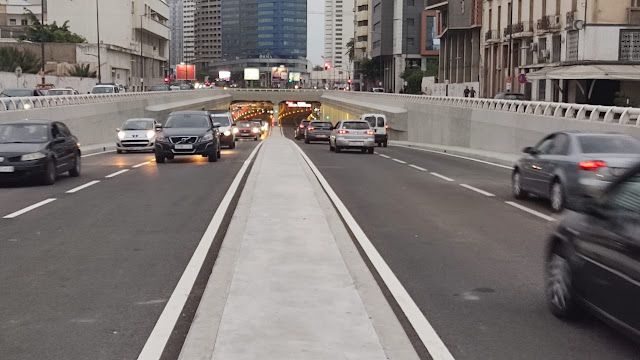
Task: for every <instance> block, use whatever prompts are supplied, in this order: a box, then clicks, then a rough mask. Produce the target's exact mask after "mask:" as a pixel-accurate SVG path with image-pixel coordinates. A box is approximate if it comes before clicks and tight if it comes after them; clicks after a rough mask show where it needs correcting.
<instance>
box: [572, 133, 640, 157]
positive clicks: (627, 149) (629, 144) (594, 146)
mask: <svg viewBox="0 0 640 360" xmlns="http://www.w3.org/2000/svg"><path fill="white" fill-rule="evenodd" d="M579 142H580V147H581V148H582V152H583V153H585V154H640V142H638V140H636V139H634V138H632V137H629V136H580V137H579Z"/></svg>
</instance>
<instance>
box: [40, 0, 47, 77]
mask: <svg viewBox="0 0 640 360" xmlns="http://www.w3.org/2000/svg"><path fill="white" fill-rule="evenodd" d="M45 1H46V0H42V4H41V5H40V30H41V32H40V50H41V51H42V54H41V55H42V60H41V61H40V62H41V63H42V68H41V69H40V71H41V72H42V74H41V75H40V81H42V82H41V83H42V84H44V81H45V79H44V63H45V60H44V8H45Z"/></svg>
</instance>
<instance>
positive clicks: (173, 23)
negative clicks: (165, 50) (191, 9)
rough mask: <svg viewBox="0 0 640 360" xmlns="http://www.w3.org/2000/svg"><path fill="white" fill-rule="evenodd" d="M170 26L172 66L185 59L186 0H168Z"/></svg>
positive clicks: (170, 58) (170, 57) (170, 59)
mask: <svg viewBox="0 0 640 360" xmlns="http://www.w3.org/2000/svg"><path fill="white" fill-rule="evenodd" d="M167 4H168V5H169V28H170V32H171V43H170V44H169V61H170V63H171V67H172V68H175V65H176V64H180V63H181V62H183V61H184V39H183V38H184V0H168V2H167Z"/></svg>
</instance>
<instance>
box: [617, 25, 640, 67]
mask: <svg viewBox="0 0 640 360" xmlns="http://www.w3.org/2000/svg"><path fill="white" fill-rule="evenodd" d="M619 58H620V61H640V30H636V29H634V30H620V56H619Z"/></svg>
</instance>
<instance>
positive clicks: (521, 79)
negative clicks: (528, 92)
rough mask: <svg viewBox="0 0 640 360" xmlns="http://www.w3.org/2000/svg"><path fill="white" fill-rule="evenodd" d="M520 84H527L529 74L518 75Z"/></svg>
mask: <svg viewBox="0 0 640 360" xmlns="http://www.w3.org/2000/svg"><path fill="white" fill-rule="evenodd" d="M518 82H519V83H520V84H524V83H526V82H527V74H520V75H518Z"/></svg>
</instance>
